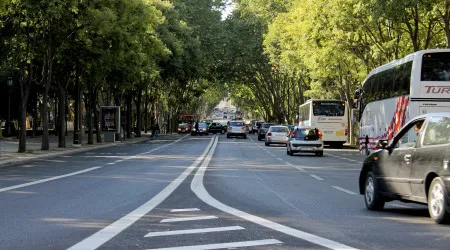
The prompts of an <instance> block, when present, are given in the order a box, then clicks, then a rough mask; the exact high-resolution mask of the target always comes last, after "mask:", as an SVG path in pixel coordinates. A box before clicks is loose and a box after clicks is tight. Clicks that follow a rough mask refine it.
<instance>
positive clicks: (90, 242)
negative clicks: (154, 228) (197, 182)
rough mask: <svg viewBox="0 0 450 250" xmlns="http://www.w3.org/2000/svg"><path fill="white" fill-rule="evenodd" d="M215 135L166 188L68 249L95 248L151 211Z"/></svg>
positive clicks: (187, 173)
mask: <svg viewBox="0 0 450 250" xmlns="http://www.w3.org/2000/svg"><path fill="white" fill-rule="evenodd" d="M216 139H217V137H213V138H212V139H211V142H210V143H209V144H208V146H207V147H206V149H205V150H204V151H203V153H202V154H201V155H200V157H198V158H197V160H196V161H195V162H194V163H192V165H191V166H190V167H188V168H187V169H186V170H185V171H184V172H183V173H182V174H181V175H180V176H178V178H176V179H175V180H174V181H173V182H171V183H170V184H169V185H168V186H167V187H166V188H164V189H163V190H162V191H161V192H159V193H158V194H157V195H156V196H154V197H153V198H152V199H151V200H149V201H147V202H146V203H145V204H144V205H142V206H140V207H138V208H137V209H135V210H134V211H132V212H131V213H129V214H127V215H125V216H124V217H122V218H120V219H119V220H117V221H116V222H114V223H112V224H111V225H109V226H107V227H105V228H103V229H102V230H100V231H98V232H97V233H95V234H93V235H91V236H90V237H88V238H86V239H84V240H83V241H81V242H79V243H77V244H75V245H74V246H72V247H71V248H69V250H75V249H80V250H88V249H96V248H98V247H100V246H101V245H103V244H104V243H105V242H107V241H108V240H110V239H112V238H113V237H114V236H116V235H118V234H119V233H120V232H122V231H123V230H125V229H126V228H128V227H129V226H131V225H132V224H133V223H135V222H136V221H137V220H139V219H140V218H141V217H142V216H144V215H146V214H147V213H149V212H150V211H152V210H153V209H154V208H155V207H156V206H158V205H159V204H160V203H161V202H163V201H164V200H165V199H166V198H167V197H169V195H170V194H172V193H173V191H175V189H177V188H178V186H180V184H181V183H182V182H183V181H184V180H185V179H186V178H187V177H188V176H189V175H190V174H191V172H192V171H193V170H194V169H195V168H196V167H197V166H198V165H199V164H200V162H202V160H203V159H204V158H205V156H206V154H207V153H208V151H209V149H210V148H211V146H212V145H213V143H214V141H216V142H217V140H216Z"/></svg>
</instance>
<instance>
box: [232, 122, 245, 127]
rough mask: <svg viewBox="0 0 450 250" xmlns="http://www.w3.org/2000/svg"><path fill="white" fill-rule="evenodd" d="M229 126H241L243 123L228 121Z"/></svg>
mask: <svg viewBox="0 0 450 250" xmlns="http://www.w3.org/2000/svg"><path fill="white" fill-rule="evenodd" d="M230 126H231V127H243V126H244V123H243V122H230Z"/></svg>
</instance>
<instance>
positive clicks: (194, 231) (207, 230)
mask: <svg viewBox="0 0 450 250" xmlns="http://www.w3.org/2000/svg"><path fill="white" fill-rule="evenodd" d="M244 229H245V228H243V227H239V226H231V227H209V228H201V229H186V230H173V231H163V232H151V233H148V234H146V235H145V236H144V237H157V236H170V235H184V234H201V233H212V232H225V231H235V230H244Z"/></svg>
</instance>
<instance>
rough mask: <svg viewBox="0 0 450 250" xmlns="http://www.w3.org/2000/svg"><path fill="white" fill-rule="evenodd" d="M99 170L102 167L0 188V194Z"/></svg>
mask: <svg viewBox="0 0 450 250" xmlns="http://www.w3.org/2000/svg"><path fill="white" fill-rule="evenodd" d="M99 168H102V166H98V167H93V168H88V169H84V170H81V171H77V172H73V173H70V174H65V175H59V176H55V177H51V178H47V179H43V180H39V181H33V182H28V183H25V184H20V185H15V186H11V187H6V188H0V193H1V192H6V191H10V190H14V189H18V188H23V187H28V186H32V185H36V184H40V183H44V182H49V181H54V180H58V179H62V178H66V177H70V176H74V175H78V174H83V173H87V172H90V171H94V170H97V169H99Z"/></svg>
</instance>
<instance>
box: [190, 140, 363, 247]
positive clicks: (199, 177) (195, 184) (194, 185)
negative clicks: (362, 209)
mask: <svg viewBox="0 0 450 250" xmlns="http://www.w3.org/2000/svg"><path fill="white" fill-rule="evenodd" d="M216 147H217V141H216V142H215V143H214V145H213V146H212V148H211V150H210V151H209V153H208V155H207V156H206V157H205V160H204V161H203V163H202V165H200V167H199V168H198V169H197V172H196V173H195V175H194V178H193V180H192V182H191V190H192V191H193V192H194V193H195V194H196V195H197V197H198V198H199V199H201V200H202V201H203V202H205V203H206V204H208V205H210V206H212V207H215V208H217V209H219V210H221V211H223V212H225V213H228V214H231V215H234V216H236V217H239V218H241V219H244V220H247V221H250V222H253V223H255V224H258V225H261V226H263V227H267V228H269V229H272V230H275V231H278V232H281V233H284V234H287V235H290V236H293V237H295V238H298V239H301V240H305V241H309V242H311V243H314V244H316V245H320V246H323V247H326V248H330V249H340V250H344V249H355V248H352V247H350V246H347V245H344V244H341V243H338V242H336V241H332V240H329V239H326V238H322V237H320V236H317V235H314V234H310V233H307V232H304V231H301V230H297V229H294V228H290V227H287V226H284V225H281V224H279V223H276V222H273V221H270V220H268V219H265V218H262V217H258V216H256V215H252V214H249V213H246V212H244V211H241V210H238V209H236V208H233V207H230V206H228V205H225V204H223V203H221V202H220V201H218V200H216V199H215V198H214V197H212V196H211V195H210V194H209V193H208V191H206V189H205V186H204V185H203V179H204V175H205V172H206V169H207V167H208V165H209V163H210V162H211V159H212V156H213V154H214V151H215V149H216ZM193 249H201V248H193Z"/></svg>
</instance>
